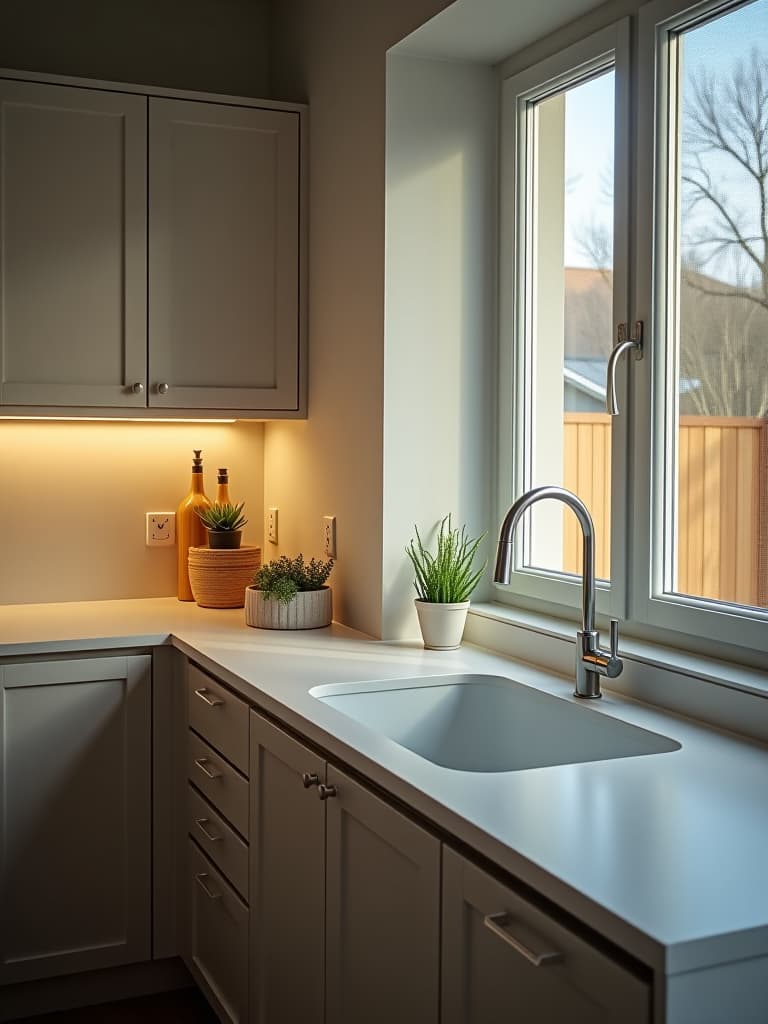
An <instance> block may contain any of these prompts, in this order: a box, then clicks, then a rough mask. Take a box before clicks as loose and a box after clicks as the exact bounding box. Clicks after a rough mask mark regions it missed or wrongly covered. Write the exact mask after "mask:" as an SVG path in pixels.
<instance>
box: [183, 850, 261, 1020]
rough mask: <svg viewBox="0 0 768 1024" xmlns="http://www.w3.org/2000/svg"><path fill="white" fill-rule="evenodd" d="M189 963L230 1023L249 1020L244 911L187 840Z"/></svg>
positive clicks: (209, 863) (204, 859) (236, 897)
mask: <svg viewBox="0 0 768 1024" xmlns="http://www.w3.org/2000/svg"><path fill="white" fill-rule="evenodd" d="M188 857H189V861H188V863H189V877H188V882H187V884H188V891H189V901H190V922H189V924H190V927H189V934H188V939H187V942H188V945H187V957H188V962H189V965H190V966H191V967H192V969H193V970H194V971H196V972H197V973H198V974H199V975H200V976H201V977H202V980H203V982H204V983H205V987H206V988H207V989H208V990H209V992H210V993H211V994H212V995H213V996H214V999H215V1001H216V1002H217V1003H218V1004H219V1007H218V1008H220V1009H221V1010H222V1011H223V1014H224V1015H223V1016H222V1015H221V1014H220V1016H222V1019H224V1020H228V1021H231V1022H232V1024H245V1022H246V1021H247V1020H248V907H246V905H245V904H244V903H243V901H242V900H241V899H240V897H239V896H238V895H237V893H236V892H235V890H234V889H232V888H231V887H230V886H229V885H228V884H227V882H226V880H225V879H224V877H223V875H221V874H220V873H219V872H218V871H217V870H216V868H215V867H214V865H213V864H212V863H211V862H210V861H209V860H208V858H207V857H205V856H204V855H203V854H202V853H201V852H200V850H198V848H197V847H196V846H195V844H194V843H193V842H192V841H191V840H188Z"/></svg>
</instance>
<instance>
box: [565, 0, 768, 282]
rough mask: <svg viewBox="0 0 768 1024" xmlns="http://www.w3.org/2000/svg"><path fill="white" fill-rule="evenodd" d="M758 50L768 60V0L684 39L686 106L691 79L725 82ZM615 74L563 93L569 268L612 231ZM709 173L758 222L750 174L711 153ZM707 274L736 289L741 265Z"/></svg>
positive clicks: (692, 223) (694, 222) (694, 220)
mask: <svg viewBox="0 0 768 1024" xmlns="http://www.w3.org/2000/svg"><path fill="white" fill-rule="evenodd" d="M755 47H757V48H758V49H759V50H760V51H761V52H762V53H763V54H764V55H765V57H766V61H768V0H755V2H753V3H751V4H746V5H744V6H743V7H740V8H737V9H734V10H731V11H729V12H727V13H726V14H724V15H721V16H720V17H718V18H715V19H713V20H711V21H708V22H705V23H704V24H702V25H699V26H696V27H694V28H691V29H689V30H688V31H686V32H684V33H683V36H682V49H683V103H682V111H683V117H685V108H686V103H687V102H688V97H689V95H690V80H691V77H692V76H693V75H696V74H698V73H699V72H701V71H702V70H706V71H707V72H708V73H710V74H713V75H715V76H716V77H722V76H727V75H728V74H729V73H730V72H731V71H732V69H733V68H734V67H735V65H736V64H737V63H738V61H739V60H743V59H744V58H746V57H748V55H749V53H750V51H751V50H752V49H753V48H755ZM613 94H614V75H613V73H612V72H610V73H607V74H602V75H600V76H599V77H597V78H594V79H591V80H589V81H587V82H585V83H582V84H580V85H578V86H576V87H574V88H572V89H570V90H568V92H567V94H566V140H565V142H566V183H567V194H566V238H565V253H564V255H565V263H566V266H576V267H579V266H580V267H584V266H592V265H593V263H592V261H591V260H590V258H589V257H588V256H587V255H586V254H585V253H584V251H583V249H582V247H581V245H580V239H583V237H584V234H585V233H588V231H589V227H590V225H591V224H592V223H597V224H601V225H603V226H604V227H605V228H609V229H610V228H611V226H612V210H611V203H610V200H609V198H608V197H607V196H606V194H605V193H606V181H608V183H609V184H610V183H612V180H613V120H614V105H613ZM706 159H707V161H708V163H707V167H708V169H709V170H710V172H711V173H712V176H713V178H714V179H715V180H716V181H717V183H718V185H719V187H720V189H721V190H723V191H724V192H725V193H726V194H727V196H728V198H729V201H730V202H731V203H733V204H735V206H736V207H737V208H738V209H739V210H740V211H741V214H742V216H743V217H744V218H745V223H747V222H751V223H752V224H753V225H754V223H755V216H756V214H755V211H756V210H757V201H756V190H755V189H754V186H753V185H751V184H750V182H749V179H748V177H747V175H746V172H743V171H741V172H738V173H734V169H733V166H732V164H731V162H730V161H728V160H726V159H724V158H722V157H719V156H712V155H708V156H707V157H706ZM708 223H709V214H708V212H705V209H704V208H703V207H701V206H700V208H699V211H698V212H696V213H695V214H693V215H688V219H687V220H686V221H684V227H686V226H688V227H691V228H693V229H695V230H701V229H706V227H707V224H708ZM702 269H703V270H706V272H707V273H711V274H713V275H714V276H717V277H720V278H721V279H723V280H728V281H731V282H732V283H736V281H737V279H738V277H739V267H738V266H737V264H736V262H735V260H734V258H733V257H732V256H728V257H725V258H723V259H720V260H719V261H716V262H710V263H709V264H707V265H706V266H703V267H702Z"/></svg>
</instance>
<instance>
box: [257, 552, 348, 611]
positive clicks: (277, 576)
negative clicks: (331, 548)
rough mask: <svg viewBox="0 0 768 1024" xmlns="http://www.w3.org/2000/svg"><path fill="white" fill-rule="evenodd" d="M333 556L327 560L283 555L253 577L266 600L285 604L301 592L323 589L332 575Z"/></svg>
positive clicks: (263, 567)
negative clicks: (307, 560)
mask: <svg viewBox="0 0 768 1024" xmlns="http://www.w3.org/2000/svg"><path fill="white" fill-rule="evenodd" d="M331 569H333V559H332V558H329V559H328V561H327V562H322V561H316V560H315V559H314V558H310V560H309V562H308V563H306V562H305V561H304V556H303V555H297V556H296V558H288V556H287V555H281V556H280V558H276V559H274V560H273V561H271V562H267V564H266V565H262V567H261V568H260V569H259V570H258V572H257V573H256V575H255V576H254V577H253V586H254V587H256V588H257V589H258V590H261V591H262V592H263V597H264V600H265V601H268V600H269V599H270V598H274V600H276V601H281V602H282V603H283V604H290V603H291V601H292V600H293V599H294V597H295V596H296V594H298V593H299V591H303V590H320V589H321V588H322V587H324V586H325V581H326V580H327V579H328V577H329V576H330V575H331Z"/></svg>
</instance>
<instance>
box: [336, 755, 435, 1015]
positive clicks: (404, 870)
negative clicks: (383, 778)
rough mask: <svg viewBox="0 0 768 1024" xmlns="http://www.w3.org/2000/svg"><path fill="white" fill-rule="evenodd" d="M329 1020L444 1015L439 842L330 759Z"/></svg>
mask: <svg viewBox="0 0 768 1024" xmlns="http://www.w3.org/2000/svg"><path fill="white" fill-rule="evenodd" d="M328 784H329V785H332V786H334V787H335V789H336V796H335V797H333V798H330V799H328V801H327V806H328V812H327V814H328V817H327V829H328V838H327V858H328V869H327V885H326V1022H327V1024H359V1022H360V1021H365V1022H366V1024H393V1022H397V1024H436V1022H437V1019H438V999H439V973H438V972H439V955H440V954H439V946H440V842H439V840H438V839H436V838H435V836H433V835H431V834H430V833H429V832H427V831H426V830H425V829H423V828H421V827H420V826H419V825H417V824H415V823H414V822H413V821H411V820H410V819H409V818H406V817H405V815H403V814H401V813H400V812H399V811H396V810H395V809H394V808H393V807H391V806H390V805H389V804H387V803H385V802H384V801H383V800H380V799H379V798H378V797H377V796H374V795H373V793H371V792H370V791H369V790H367V789H365V788H364V787H362V786H361V785H359V784H358V783H357V782H354V781H353V780H352V779H351V778H349V777H348V776H347V775H345V774H344V773H343V772H341V771H339V770H338V769H336V768H334V767H333V766H330V765H329V767H328Z"/></svg>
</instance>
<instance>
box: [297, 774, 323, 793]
mask: <svg viewBox="0 0 768 1024" xmlns="http://www.w3.org/2000/svg"><path fill="white" fill-rule="evenodd" d="M301 781H302V783H303V785H304V789H309V788H310V786H319V785H320V776H319V775H315V774H314V773H312V774H310V773H309V772H302V776H301Z"/></svg>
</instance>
